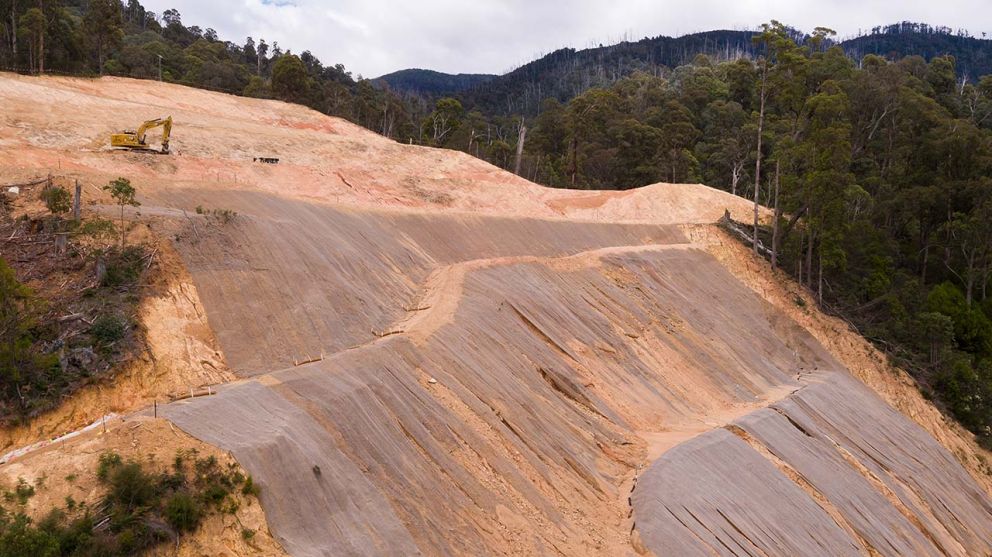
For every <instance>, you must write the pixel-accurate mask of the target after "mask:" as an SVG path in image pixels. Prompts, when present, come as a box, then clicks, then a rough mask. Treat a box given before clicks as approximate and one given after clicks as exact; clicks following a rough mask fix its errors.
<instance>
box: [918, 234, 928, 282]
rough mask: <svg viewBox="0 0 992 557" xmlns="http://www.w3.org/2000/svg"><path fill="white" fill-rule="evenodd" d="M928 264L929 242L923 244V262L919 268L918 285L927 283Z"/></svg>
mask: <svg viewBox="0 0 992 557" xmlns="http://www.w3.org/2000/svg"><path fill="white" fill-rule="evenodd" d="M929 264H930V243H929V240H927V243H925V244H923V264H922V266H921V268H920V285H922V286H926V284H927V265H929Z"/></svg>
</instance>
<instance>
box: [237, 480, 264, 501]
mask: <svg viewBox="0 0 992 557" xmlns="http://www.w3.org/2000/svg"><path fill="white" fill-rule="evenodd" d="M261 492H262V489H261V488H259V487H258V484H256V483H255V480H254V479H252V477H251V476H248V477H247V478H245V483H244V485H242V486H241V494H242V495H251V496H253V497H258V496H259V494H260V493H261Z"/></svg>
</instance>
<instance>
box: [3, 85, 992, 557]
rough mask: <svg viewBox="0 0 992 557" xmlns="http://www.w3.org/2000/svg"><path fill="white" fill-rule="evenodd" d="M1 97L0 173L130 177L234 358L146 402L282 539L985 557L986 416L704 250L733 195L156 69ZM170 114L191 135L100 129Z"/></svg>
mask: <svg viewBox="0 0 992 557" xmlns="http://www.w3.org/2000/svg"><path fill="white" fill-rule="evenodd" d="M122 97H126V98H127V99H129V100H127V101H121V100H119V99H120V98H122ZM0 100H2V101H3V103H4V106H5V107H10V109H9V110H5V111H4V112H3V113H2V115H0V183H10V182H13V181H16V180H20V179H25V178H27V177H32V176H37V175H44V174H45V173H47V172H49V171H50V172H53V173H58V174H64V175H67V176H69V177H72V178H75V177H78V178H80V179H81V180H82V181H83V182H84V183H85V184H87V192H89V193H88V195H90V196H91V199H94V200H95V201H97V203H96V206H89V207H88V210H93V211H100V210H105V209H103V208H101V204H103V203H106V202H107V200H106V199H105V198H103V197H101V195H102V194H99V193H98V190H97V189H96V187H98V186H99V185H101V184H102V183H105V182H106V180H107V179H109V178H112V177H116V176H119V175H123V176H128V177H130V178H131V179H132V181H133V182H134V183H135V185H136V186H137V187H138V188H139V192H140V194H141V196H140V197H141V201H142V203H143V204H142V206H141V207H140V208H138V209H137V210H136V211H129V213H128V215H129V218H134V219H138V220H142V221H145V222H147V223H149V225H150V226H151V229H152V230H153V231H156V232H157V233H158V234H160V235H161V236H162V237H163V238H168V239H169V240H170V242H171V243H172V245H173V247H174V249H175V250H176V251H177V252H178V253H179V255H180V256H181V258H182V261H183V263H184V265H185V267H186V271H187V272H188V273H189V277H190V279H191V282H192V285H193V286H195V288H194V289H193V290H194V292H195V294H196V295H197V296H198V300H199V301H200V302H201V303H202V308H203V312H204V314H205V315H206V320H207V322H208V323H209V327H210V329H211V333H212V335H213V336H214V337H215V338H216V339H217V344H218V345H219V348H220V351H221V352H222V353H223V358H224V360H225V361H226V363H227V365H229V366H230V368H231V371H232V372H233V374H234V375H235V376H236V377H237V378H236V379H235V380H233V381H232V382H230V383H227V384H224V385H215V386H212V389H211V391H210V392H212V393H213V392H216V394H212V395H210V396H203V397H198V398H195V399H192V400H185V401H178V402H175V403H172V404H169V405H166V406H160V407H159V408H158V413H159V416H160V417H161V416H165V417H166V418H167V419H168V420H170V421H171V423H174V424H175V425H176V426H178V427H179V428H181V429H182V430H184V431H185V432H186V433H188V434H190V435H192V436H193V437H195V438H197V439H199V440H200V441H203V442H206V443H209V444H211V445H214V446H216V447H217V448H219V449H221V450H223V451H230V452H231V454H233V455H234V457H235V458H236V459H237V460H238V462H239V463H240V464H241V465H242V466H244V467H245V468H246V469H247V470H248V471H249V472H250V473H251V474H252V475H253V477H254V478H255V479H256V481H257V482H258V484H259V485H260V486H261V488H262V489H261V502H262V507H263V509H264V511H265V514H266V517H267V520H268V524H269V528H270V529H271V531H272V534H273V537H274V538H275V539H276V540H278V541H279V542H280V543H281V544H282V546H283V548H284V549H285V550H286V551H287V552H288V553H289V554H292V555H345V554H368V553H375V554H396V555H410V554H427V555H433V554H457V555H501V554H502V555H520V554H535V555H537V554H540V555H546V554H562V555H583V554H589V555H623V554H645V553H653V554H655V555H670V554H673V553H674V554H694V553H698V554H703V555H707V554H714V553H716V554H728V555H729V554H741V555H744V554H762V553H764V554H809V555H819V554H862V555H903V554H906V553H918V554H950V555H982V554H985V553H989V552H990V551H992V545H990V542H989V540H992V500H990V497H989V492H988V489H989V485H990V482H989V478H988V476H986V475H984V474H985V472H983V471H982V469H981V468H980V465H979V464H978V462H979V460H978V459H979V456H980V455H981V454H982V453H980V450H979V449H978V448H977V447H975V445H974V443H973V442H971V441H970V439H969V438H968V436H967V435H965V434H963V433H961V432H960V429H957V428H954V427H953V426H952V425H950V424H946V423H942V422H940V421H939V420H933V419H931V418H932V416H933V412H934V410H933V408H932V407H931V406H929V405H928V404H927V403H926V402H925V401H923V400H922V398H921V397H920V395H919V394H918V392H917V391H916V390H915V387H914V386H913V385H912V384H911V383H909V382H907V381H904V380H902V379H899V378H900V377H901V376H898V375H891V376H890V377H882V376H878V375H876V376H875V377H876V378H877V382H876V381H869V380H867V379H865V381H866V382H867V383H868V384H867V385H866V383H863V382H861V381H859V380H858V378H862V379H864V378H865V377H867V374H866V373H865V372H864V370H863V369H862V365H864V366H865V367H869V366H876V365H877V364H876V362H874V361H872V362H862V361H860V360H859V357H860V356H858V355H859V354H864V355H865V356H864V358H868V357H870V358H877V354H875V353H872V352H870V349H867V348H865V347H864V346H865V345H864V342H863V341H862V340H860V339H858V338H857V337H856V336H854V335H853V334H852V333H851V332H850V331H848V330H843V329H836V328H835V329H832V330H830V329H828V328H826V327H824V326H821V325H820V323H821V321H820V320H821V319H822V316H820V314H818V313H817V312H815V311H814V310H810V309H806V310H803V311H804V313H803V314H802V315H797V316H796V317H795V318H794V317H793V313H792V312H795V311H797V310H796V307H798V306H796V303H795V302H791V303H792V305H793V306H794V307H792V308H791V309H790V308H788V307H784V306H783V305H781V303H780V300H778V299H777V298H776V296H777V295H778V294H777V292H776V291H775V290H774V289H775V288H776V286H775V285H774V284H772V285H767V286H764V287H762V286H760V285H758V284H759V283H758V281H757V280H756V278H755V277H760V276H761V274H760V271H758V270H756V269H758V268H759V267H760V268H762V269H764V268H765V267H764V265H765V263H764V262H762V261H758V260H754V259H752V258H751V257H750V255H749V254H748V252H746V251H744V250H741V251H739V252H736V251H733V250H732V249H731V248H724V249H723V252H722V253H718V251H717V250H716V249H715V248H714V245H713V244H714V240H713V238H714V237H717V238H722V240H720V241H730V240H729V239H727V238H726V237H723V236H721V234H722V233H721V232H720V231H718V230H717V229H715V227H712V226H710V224H711V223H713V222H715V221H716V219H718V218H719V217H720V216H722V215H723V213H724V210H730V211H731V212H732V213H733V214H735V215H736V216H737V217H738V218H740V219H745V218H747V215H748V213H749V207H748V203H747V202H746V201H744V200H742V199H738V198H734V197H732V196H730V195H728V194H726V193H723V192H716V191H714V190H710V189H708V188H705V187H704V186H685V185H656V186H650V187H648V188H643V189H640V190H632V191H629V192H610V193H607V192H575V191H561V190H549V189H545V188H541V187H539V186H536V185H534V184H531V183H529V182H526V181H524V180H522V179H519V178H516V177H514V176H512V175H509V174H507V173H505V172H502V171H500V170H498V169H496V168H494V167H491V166H489V165H487V164H485V163H483V162H480V161H478V160H475V159H472V158H470V157H468V156H467V155H463V154H459V153H452V152H449V151H438V150H432V149H426V148H420V147H412V146H404V145H398V144H395V143H393V142H390V141H388V140H385V139H383V138H381V137H378V136H376V135H374V134H372V133H370V132H367V131H364V130H361V129H359V128H356V127H354V126H352V125H350V124H347V123H344V122H342V121H340V120H336V119H333V118H327V117H324V116H322V115H320V114H317V113H315V112H312V111H308V110H305V109H302V108H299V107H294V106H291V105H285V104H282V103H277V102H271V101H257V100H250V99H239V98H233V97H227V96H223V95H219V94H213V93H206V92H203V91H196V90H190V89H185V88H181V87H176V86H171V85H163V84H158V83H153V82H135V81H128V80H120V79H101V80H93V81H81V80H68V79H29V78H23V77H14V76H9V75H0ZM167 114H171V115H172V116H173V117H174V118H175V120H176V126H175V135H174V140H173V143H172V146H173V149H174V151H175V154H174V155H172V156H168V157H166V156H155V155H141V154H133V153H119V152H110V151H109V150H108V149H106V148H105V145H104V143H105V141H106V136H107V134H108V133H109V132H110V131H111V130H114V129H116V128H118V127H128V126H134V125H135V124H136V123H137V122H139V121H141V120H143V119H145V118H149V117H153V116H164V115H167ZM254 156H277V157H279V158H280V162H279V164H277V165H264V164H260V163H255V162H253V161H252V157H254ZM197 207H200V208H201V211H199V212H198V211H197V210H196V208H197ZM214 209H223V210H233V211H235V212H236V213H237V215H236V216H234V217H233V218H232V219H231V220H230V221H229V222H220V221H219V220H218V219H216V218H211V217H210V216H209V215H207V214H199V213H203V212H205V211H210V210H214ZM779 280H780V279H779ZM800 321H802V322H803V325H800V323H799V322H800ZM825 346H829V347H830V350H828V349H827V348H825ZM831 350H832V351H831ZM859 350H860V351H861V352H859ZM849 369H850V370H851V371H854V372H855V374H856V377H857V378H855V376H852V375H851V374H850V373H849V371H848V370H849ZM869 385H870V387H869ZM111 388H112V387H111ZM873 389H875V390H876V391H877V392H873ZM890 403H891V404H895V405H896V406H897V407H898V408H900V410H902V411H903V412H905V413H902V412H899V411H896V410H894V409H893V408H892V407H891V406H889V404H890ZM938 440H939V442H938ZM49 450H57V449H49ZM70 450H71V447H70ZM90 450H93V449H92V448H91V449H90ZM159 450H161V449H159ZM952 451H953V452H952ZM16 462H17V461H15V464H16ZM962 463H963V464H964V466H963V465H962ZM5 466H10V464H8V465H5ZM2 470H3V469H2V468H0V471H2ZM54 475H55V473H54V472H53V476H54ZM199 535H206V534H204V533H202V532H201V533H200V534H199Z"/></svg>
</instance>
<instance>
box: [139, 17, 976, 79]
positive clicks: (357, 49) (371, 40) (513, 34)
mask: <svg viewBox="0 0 992 557" xmlns="http://www.w3.org/2000/svg"><path fill="white" fill-rule="evenodd" d="M142 4H143V5H144V6H145V7H146V8H147V9H149V10H152V11H154V12H156V13H157V14H161V13H162V12H163V11H165V10H167V9H169V8H175V9H177V10H179V12H180V13H181V14H182V20H183V23H184V24H185V25H187V26H191V25H198V26H199V27H201V28H202V29H207V28H213V29H215V30H216V31H217V33H218V35H219V36H220V38H222V39H224V40H229V41H232V42H236V43H238V44H243V43H244V39H245V37H248V36H251V37H254V38H255V40H256V41H257V40H258V39H259V38H264V39H265V40H266V42H268V43H269V44H272V43H273V42H274V41H275V42H278V43H279V46H280V47H281V48H283V50H286V49H289V50H292V51H293V52H295V53H299V52H302V51H304V50H309V51H310V52H312V53H313V54H314V55H316V56H317V57H318V58H320V60H321V61H322V62H323V63H324V64H325V65H333V64H336V63H342V64H344V65H345V67H346V68H347V69H348V70H349V71H351V72H352V73H353V74H354V75H356V76H357V75H358V74H361V75H363V76H365V77H377V76H379V75H383V74H386V73H389V72H393V71H396V70H401V69H406V68H427V69H432V70H437V71H442V72H448V73H505V72H507V71H509V70H511V69H513V68H514V67H516V66H519V65H521V64H525V63H527V62H530V61H531V60H534V59H535V58H538V57H540V56H542V55H544V54H547V53H549V52H552V51H554V50H556V49H558V48H561V47H566V46H567V47H573V48H587V47H592V46H598V45H599V44H608V43H612V42H617V41H619V40H621V39H624V38H626V39H630V40H637V39H641V38H643V37H654V36H658V35H669V36H678V35H684V34H687V33H694V32H698V31H709V30H713V29H753V28H756V27H758V25H760V24H761V23H763V22H766V21H769V20H771V19H777V20H779V21H782V22H783V23H786V24H788V25H792V26H793V27H797V28H800V29H803V30H811V29H813V28H814V27H816V26H824V27H830V28H832V29H834V30H836V31H837V32H838V35H839V36H840V37H842V38H843V37H846V36H851V35H855V34H857V33H858V32H859V30H870V29H871V28H872V27H875V26H879V25H885V24H889V23H896V22H899V21H920V22H926V23H930V24H932V25H943V26H947V27H951V28H953V29H958V28H963V29H968V30H970V31H971V32H972V34H973V35H975V36H977V37H981V36H982V32H983V31H986V32H988V33H989V34H990V36H992V0H943V1H941V2H935V1H933V0H930V1H920V0H901V1H900V0H897V1H892V0H889V1H885V2H882V1H877V0H821V1H819V2H810V1H805V0H737V1H733V2H727V1H718V0H680V1H677V2H676V1H672V0H333V1H327V0H324V1H321V0H213V1H210V2H203V1H202V0H144V1H143V2H142Z"/></svg>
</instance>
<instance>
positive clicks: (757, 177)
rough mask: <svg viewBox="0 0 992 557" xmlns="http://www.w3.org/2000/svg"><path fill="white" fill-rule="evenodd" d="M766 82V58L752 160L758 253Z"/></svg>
mask: <svg viewBox="0 0 992 557" xmlns="http://www.w3.org/2000/svg"><path fill="white" fill-rule="evenodd" d="M767 83H768V60H765V62H764V67H763V69H762V71H761V95H760V96H761V105H760V110H759V111H758V151H757V157H755V161H754V241H753V244H754V245H753V246H752V247H753V249H754V254H755V255H758V194H759V191H760V190H761V131H762V128H763V127H764V125H765V97H766V95H765V87H766V85H767Z"/></svg>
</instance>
